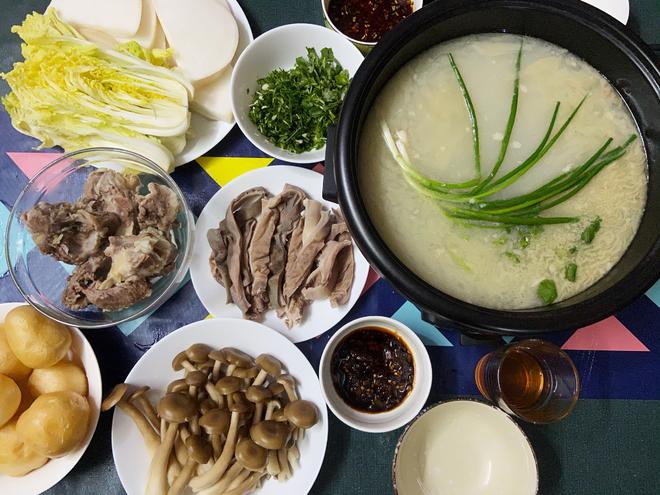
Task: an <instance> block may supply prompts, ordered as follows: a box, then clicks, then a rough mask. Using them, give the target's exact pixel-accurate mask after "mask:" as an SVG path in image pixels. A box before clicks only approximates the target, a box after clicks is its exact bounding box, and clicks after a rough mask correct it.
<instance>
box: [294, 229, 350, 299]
mask: <svg viewBox="0 0 660 495" xmlns="http://www.w3.org/2000/svg"><path fill="white" fill-rule="evenodd" d="M351 244H352V243H351V241H350V240H343V241H335V240H332V241H328V242H327V243H326V245H325V246H324V247H323V250H322V251H321V254H320V255H319V259H318V265H317V267H316V268H315V269H314V271H312V273H310V274H309V277H307V282H306V283H305V287H304V288H303V289H302V295H303V296H304V297H305V299H307V300H308V301H314V300H316V299H325V298H327V297H328V296H330V294H331V292H332V290H333V289H334V287H335V283H336V281H337V276H338V275H339V272H338V270H337V260H338V258H339V255H341V254H342V253H343V251H344V250H345V249H348V248H350V247H351Z"/></svg>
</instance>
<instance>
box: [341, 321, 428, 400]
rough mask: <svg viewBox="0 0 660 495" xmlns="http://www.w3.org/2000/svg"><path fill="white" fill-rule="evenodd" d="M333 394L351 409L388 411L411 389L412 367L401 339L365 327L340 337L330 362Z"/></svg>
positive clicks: (388, 333) (381, 330) (386, 332)
mask: <svg viewBox="0 0 660 495" xmlns="http://www.w3.org/2000/svg"><path fill="white" fill-rule="evenodd" d="M330 374H331V376H332V382H333V384H334V386H335V390H336V391H337V394H339V396H340V397H341V398H342V399H343V400H344V402H346V404H348V405H349V406H351V407H352V408H353V409H357V410H359V411H363V412H369V413H381V412H385V411H390V410H392V409H394V408H395V407H397V406H398V405H399V404H401V403H402V402H403V401H404V399H405V398H406V397H407V396H408V394H409V393H410V391H411V390H412V388H413V383H414V378H415V365H414V361H413V357H412V353H411V351H410V349H409V348H408V346H407V345H406V344H405V342H403V340H401V338H400V337H399V336H398V335H396V334H394V333H392V332H391V331H389V330H386V329H384V328H379V327H365V328H360V329H358V330H355V331H353V332H351V333H350V334H348V335H347V336H346V337H344V338H343V339H342V340H341V341H340V342H339V344H338V345H337V347H336V348H335V350H334V352H333V353H332V359H331V361H330Z"/></svg>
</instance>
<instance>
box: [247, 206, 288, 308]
mask: <svg viewBox="0 0 660 495" xmlns="http://www.w3.org/2000/svg"><path fill="white" fill-rule="evenodd" d="M279 216H280V214H279V211H278V209H277V205H272V204H271V200H263V201H262V207H261V216H260V217H259V220H258V221H257V223H256V225H255V228H254V234H253V236H252V241H251V242H250V244H249V248H248V255H249V259H250V273H251V275H252V287H251V294H252V298H253V301H254V309H255V311H256V312H258V313H263V312H264V311H266V309H267V308H268V291H267V289H268V275H269V273H270V270H269V268H268V262H269V261H270V246H271V243H272V241H273V234H274V233H275V227H276V226H277V221H278V220H279Z"/></svg>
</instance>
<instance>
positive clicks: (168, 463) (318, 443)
mask: <svg viewBox="0 0 660 495" xmlns="http://www.w3.org/2000/svg"><path fill="white" fill-rule="evenodd" d="M113 408H114V410H115V413H114V417H113V423H112V452H113V456H114V461H115V466H116V467H117V472H118V474H119V478H120V480H121V482H122V485H123V486H124V489H125V490H126V492H127V493H128V494H129V495H133V494H146V495H180V494H190V493H197V494H201V495H216V494H217V495H225V494H226V495H243V494H248V493H258V494H259V495H276V494H282V493H295V494H305V493H308V492H309V490H310V489H311V487H312V485H313V484H314V481H315V480H316V477H317V475H318V472H319V470H320V469H321V464H322V463H323V457H324V456H325V449H326V443H327V438H328V413H327V409H326V406H325V402H324V400H323V395H322V393H321V387H320V385H319V381H318V378H317V376H316V373H315V372H314V369H313V368H312V366H311V365H310V364H309V362H308V361H307V359H306V358H305V356H304V355H303V354H302V353H301V352H300V350H298V348H297V347H296V346H295V345H294V344H292V343H291V342H290V341H289V340H288V339H287V338H285V337H284V336H282V335H280V334H279V333H277V332H275V331H273V330H271V329H269V328H268V327H265V326H264V325H261V324H259V323H256V322H253V321H248V320H240V319H229V318H223V319H209V320H204V321H199V322H196V323H192V324H190V325H186V326H184V327H182V328H180V329H179V330H177V331H175V332H173V333H171V334H170V335H168V336H167V337H165V338H164V339H162V340H161V341H159V342H158V343H156V344H155V345H154V346H153V347H152V348H151V349H150V350H149V351H147V352H146V353H145V354H144V356H142V358H141V359H140V360H139V361H138V362H137V364H136V365H135V366H134V367H133V369H132V370H131V372H130V373H129V374H128V376H127V377H126V382H125V383H121V384H118V385H117V386H116V387H115V388H114V389H113V390H112V392H110V394H109V395H108V396H107V397H106V398H105V400H104V402H103V404H102V406H101V409H102V410H103V411H108V410H110V409H113Z"/></svg>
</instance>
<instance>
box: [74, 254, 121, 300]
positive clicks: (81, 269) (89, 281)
mask: <svg viewBox="0 0 660 495" xmlns="http://www.w3.org/2000/svg"><path fill="white" fill-rule="evenodd" d="M110 263H111V262H110V258H106V257H105V256H93V257H91V258H89V259H88V260H87V261H85V262H84V263H83V264H82V265H78V266H77V267H76V268H75V270H73V273H71V275H70V276H69V278H68V279H67V282H66V289H64V294H62V303H63V304H64V305H65V306H67V307H68V308H71V309H75V310H80V309H85V308H86V307H87V306H89V305H90V302H89V300H88V299H87V295H86V294H85V291H86V290H87V289H89V288H90V287H91V286H92V285H93V284H94V283H96V282H98V281H100V280H103V279H104V278H105V277H106V276H107V274H108V271H109V270H110Z"/></svg>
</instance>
